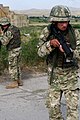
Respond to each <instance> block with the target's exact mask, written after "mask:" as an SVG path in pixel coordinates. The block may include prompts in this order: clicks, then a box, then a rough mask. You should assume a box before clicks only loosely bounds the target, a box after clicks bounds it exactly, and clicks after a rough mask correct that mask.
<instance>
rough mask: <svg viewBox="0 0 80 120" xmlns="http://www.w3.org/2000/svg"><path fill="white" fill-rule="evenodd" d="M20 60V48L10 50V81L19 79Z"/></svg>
mask: <svg viewBox="0 0 80 120" xmlns="http://www.w3.org/2000/svg"><path fill="white" fill-rule="evenodd" d="M20 60H21V47H19V48H15V49H12V50H11V51H9V52H8V62H9V74H10V76H11V79H12V80H20V79H21V70H20Z"/></svg>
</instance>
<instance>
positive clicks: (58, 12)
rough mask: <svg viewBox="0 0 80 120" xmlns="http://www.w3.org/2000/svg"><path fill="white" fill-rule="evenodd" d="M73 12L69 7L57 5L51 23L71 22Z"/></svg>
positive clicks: (52, 11) (53, 10) (51, 16)
mask: <svg viewBox="0 0 80 120" xmlns="http://www.w3.org/2000/svg"><path fill="white" fill-rule="evenodd" d="M70 18H71V12H70V10H69V8H68V7H67V6H63V5H56V6H54V7H53V8H52V9H51V12H50V22H52V21H53V22H55V21H70Z"/></svg>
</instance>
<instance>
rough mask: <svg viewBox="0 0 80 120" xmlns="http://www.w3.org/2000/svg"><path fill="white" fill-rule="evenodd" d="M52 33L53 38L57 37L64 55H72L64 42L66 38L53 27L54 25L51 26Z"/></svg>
mask: <svg viewBox="0 0 80 120" xmlns="http://www.w3.org/2000/svg"><path fill="white" fill-rule="evenodd" d="M52 35H54V36H55V38H57V39H58V41H59V42H60V44H61V45H62V48H63V50H64V52H65V54H66V57H70V58H72V57H73V53H72V50H71V49H70V47H69V46H68V45H67V44H66V40H65V38H64V36H63V35H62V34H61V32H60V31H58V32H57V30H56V29H55V27H53V28H52Z"/></svg>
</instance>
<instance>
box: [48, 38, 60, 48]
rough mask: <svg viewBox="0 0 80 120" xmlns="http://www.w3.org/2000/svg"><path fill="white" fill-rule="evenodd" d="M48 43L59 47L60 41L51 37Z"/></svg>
mask: <svg viewBox="0 0 80 120" xmlns="http://www.w3.org/2000/svg"><path fill="white" fill-rule="evenodd" d="M50 45H52V46H53V47H59V46H60V42H59V41H58V40H57V39H52V40H50Z"/></svg>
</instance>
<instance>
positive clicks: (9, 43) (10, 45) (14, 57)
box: [0, 17, 23, 89]
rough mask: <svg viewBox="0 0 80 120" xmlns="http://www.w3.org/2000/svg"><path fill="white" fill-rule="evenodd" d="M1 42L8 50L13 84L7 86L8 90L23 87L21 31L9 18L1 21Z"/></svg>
mask: <svg viewBox="0 0 80 120" xmlns="http://www.w3.org/2000/svg"><path fill="white" fill-rule="evenodd" d="M0 26H1V31H0V41H1V43H2V45H4V46H6V48H7V50H8V62H9V74H10V76H11V79H12V81H11V83H10V84H8V85H7V86H6V88H7V89H10V88H16V87H18V86H22V85H23V83H22V81H21V70H20V59H21V58H20V55H21V38H20V31H19V29H18V28H17V27H16V26H13V25H11V23H10V20H9V18H7V17H3V18H1V19H0Z"/></svg>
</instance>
